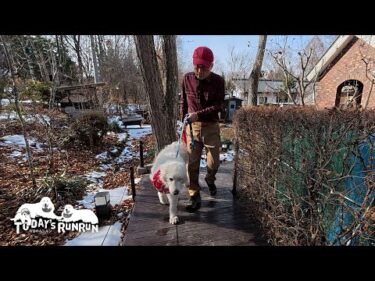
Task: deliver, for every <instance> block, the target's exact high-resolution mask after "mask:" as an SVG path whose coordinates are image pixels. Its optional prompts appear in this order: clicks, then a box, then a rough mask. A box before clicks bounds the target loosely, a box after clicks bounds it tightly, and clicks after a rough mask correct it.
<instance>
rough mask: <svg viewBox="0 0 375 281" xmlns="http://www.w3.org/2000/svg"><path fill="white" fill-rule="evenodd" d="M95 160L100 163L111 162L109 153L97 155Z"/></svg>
mask: <svg viewBox="0 0 375 281" xmlns="http://www.w3.org/2000/svg"><path fill="white" fill-rule="evenodd" d="M95 158H96V159H98V160H100V161H107V160H109V155H108V152H107V151H104V152H103V153H100V154H98V155H96V156H95Z"/></svg>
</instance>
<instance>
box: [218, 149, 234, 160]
mask: <svg viewBox="0 0 375 281" xmlns="http://www.w3.org/2000/svg"><path fill="white" fill-rule="evenodd" d="M233 158H234V150H228V151H227V152H226V153H220V161H233Z"/></svg>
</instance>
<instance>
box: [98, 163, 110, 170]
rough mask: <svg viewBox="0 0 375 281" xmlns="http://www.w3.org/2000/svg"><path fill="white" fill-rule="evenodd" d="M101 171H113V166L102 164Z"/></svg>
mask: <svg viewBox="0 0 375 281" xmlns="http://www.w3.org/2000/svg"><path fill="white" fill-rule="evenodd" d="M99 169H100V170H102V171H108V170H110V169H112V165H111V164H102V165H100V167H99Z"/></svg>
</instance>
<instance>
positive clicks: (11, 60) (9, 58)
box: [0, 35, 37, 189]
mask: <svg viewBox="0 0 375 281" xmlns="http://www.w3.org/2000/svg"><path fill="white" fill-rule="evenodd" d="M0 41H1V43H2V44H3V47H4V53H5V57H6V60H7V63H8V67H9V70H10V75H11V81H12V92H13V94H14V104H15V109H16V112H17V115H18V118H19V120H20V123H21V128H22V133H23V137H24V139H25V145H26V153H27V161H28V164H29V169H30V177H31V181H32V183H33V187H34V188H35V189H36V188H37V185H36V181H35V176H34V167H33V163H32V159H31V149H30V145H29V140H28V138H27V133H26V128H25V121H24V120H23V116H22V113H21V109H20V106H19V97H18V89H17V85H16V75H17V74H16V72H17V71H15V69H16V68H15V66H14V57H13V54H12V53H11V51H8V48H7V45H6V42H5V41H4V40H3V37H2V36H1V35H0Z"/></svg>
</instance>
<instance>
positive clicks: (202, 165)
mask: <svg viewBox="0 0 375 281" xmlns="http://www.w3.org/2000/svg"><path fill="white" fill-rule="evenodd" d="M200 167H202V168H205V167H207V162H206V160H203V159H201V163H200Z"/></svg>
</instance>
